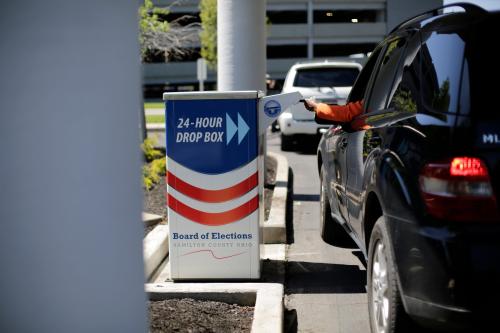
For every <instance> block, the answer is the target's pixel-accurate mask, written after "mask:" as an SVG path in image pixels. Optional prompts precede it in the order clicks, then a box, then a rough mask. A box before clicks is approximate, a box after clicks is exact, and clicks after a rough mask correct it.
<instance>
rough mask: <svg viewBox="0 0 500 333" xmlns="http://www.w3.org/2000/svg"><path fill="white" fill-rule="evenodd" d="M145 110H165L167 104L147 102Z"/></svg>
mask: <svg viewBox="0 0 500 333" xmlns="http://www.w3.org/2000/svg"><path fill="white" fill-rule="evenodd" d="M144 108H145V109H163V108H165V104H163V103H162V102H146V103H144Z"/></svg>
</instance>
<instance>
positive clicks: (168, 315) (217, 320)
mask: <svg viewBox="0 0 500 333" xmlns="http://www.w3.org/2000/svg"><path fill="white" fill-rule="evenodd" d="M253 311H254V308H253V307H251V306H240V305H236V304H227V303H222V302H214V301H199V300H193V299H190V298H184V299H169V300H164V301H150V302H149V317H150V330H149V331H150V332H151V333H160V332H189V333H198V332H200V333H201V332H214V333H215V332H217V333H219V332H221V333H224V332H228V333H229V332H250V329H251V328H252V319H253Z"/></svg>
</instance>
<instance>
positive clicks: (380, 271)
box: [372, 241, 389, 333]
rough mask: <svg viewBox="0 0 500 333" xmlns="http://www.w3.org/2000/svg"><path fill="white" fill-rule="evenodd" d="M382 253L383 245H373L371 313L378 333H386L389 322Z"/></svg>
mask: <svg viewBox="0 0 500 333" xmlns="http://www.w3.org/2000/svg"><path fill="white" fill-rule="evenodd" d="M384 252H385V248H384V244H383V243H382V242H381V241H379V242H378V243H377V244H376V245H375V253H374V254H373V255H374V258H373V266H372V313H373V319H374V321H375V326H376V329H377V330H376V331H377V332H378V333H385V332H387V329H388V322H389V297H388V291H389V288H388V285H389V284H388V277H387V260H386V258H385V254H384Z"/></svg>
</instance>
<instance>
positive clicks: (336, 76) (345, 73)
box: [293, 67, 359, 87]
mask: <svg viewBox="0 0 500 333" xmlns="http://www.w3.org/2000/svg"><path fill="white" fill-rule="evenodd" d="M358 74H359V69H357V68H338V67H322V68H303V69H299V70H297V75H296V76H295V81H294V82H293V85H294V86H295V87H350V86H352V85H353V84H354V81H356V78H357V77H358Z"/></svg>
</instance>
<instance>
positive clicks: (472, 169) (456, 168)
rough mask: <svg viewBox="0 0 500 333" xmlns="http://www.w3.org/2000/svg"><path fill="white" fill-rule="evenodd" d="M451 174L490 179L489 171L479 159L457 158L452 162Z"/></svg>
mask: <svg viewBox="0 0 500 333" xmlns="http://www.w3.org/2000/svg"><path fill="white" fill-rule="evenodd" d="M450 174H451V175H452V176H466V177H469V176H472V177H473V176H478V177H488V169H486V166H485V165H484V163H483V161H481V160H480V159H479V158H475V157H455V158H454V159H453V160H452V161H451V165H450Z"/></svg>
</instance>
